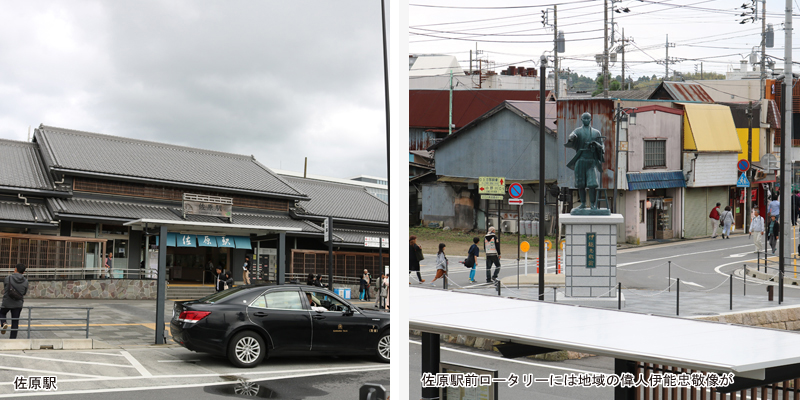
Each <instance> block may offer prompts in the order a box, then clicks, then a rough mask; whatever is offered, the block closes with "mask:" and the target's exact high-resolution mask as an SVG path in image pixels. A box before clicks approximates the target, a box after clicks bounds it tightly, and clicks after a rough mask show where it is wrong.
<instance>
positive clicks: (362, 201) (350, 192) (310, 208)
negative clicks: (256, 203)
mask: <svg viewBox="0 0 800 400" xmlns="http://www.w3.org/2000/svg"><path fill="white" fill-rule="evenodd" d="M284 179H286V180H287V181H288V182H289V183H291V184H292V186H295V187H297V188H298V189H300V190H301V191H302V192H303V193H306V194H307V195H309V196H310V197H311V200H310V201H303V202H300V203H299V205H300V206H301V207H303V209H305V210H306V211H307V212H309V213H311V214H313V215H324V216H331V217H334V218H348V219H357V220H363V221H379V222H386V221H388V220H389V205H388V204H386V203H385V202H383V201H382V200H381V199H379V198H377V197H375V196H373V195H371V194H369V193H367V191H366V190H365V189H364V188H363V187H361V186H357V185H347V184H344V183H335V182H325V181H321V180H316V179H308V178H298V177H293V176H284Z"/></svg>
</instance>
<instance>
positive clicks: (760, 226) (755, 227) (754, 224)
mask: <svg viewBox="0 0 800 400" xmlns="http://www.w3.org/2000/svg"><path fill="white" fill-rule="evenodd" d="M754 233H755V235H753V234H754ZM750 236H751V237H752V238H753V244H754V245H755V246H756V253H761V252H762V251H764V241H763V236H764V217H762V216H761V215H759V211H758V209H757V208H754V209H753V219H752V220H751V221H750Z"/></svg>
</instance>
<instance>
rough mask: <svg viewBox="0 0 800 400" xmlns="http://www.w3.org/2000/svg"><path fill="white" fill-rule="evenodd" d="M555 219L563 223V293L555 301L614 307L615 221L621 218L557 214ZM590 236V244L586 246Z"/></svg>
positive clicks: (615, 276) (620, 216)
mask: <svg viewBox="0 0 800 400" xmlns="http://www.w3.org/2000/svg"><path fill="white" fill-rule="evenodd" d="M559 222H560V223H562V224H564V228H565V231H566V239H567V240H566V247H565V249H564V255H565V258H564V266H565V268H564V272H565V275H566V280H565V286H564V288H565V296H564V298H563V299H561V300H559V301H566V302H571V303H575V302H576V301H577V303H579V304H584V305H597V306H602V307H610V306H612V305H613V307H615V308H616V306H617V290H616V289H617V224H622V223H623V222H624V218H623V217H622V215H621V214H611V215H608V216H593V215H570V214H561V215H559ZM592 239H594V240H593V242H594V245H593V246H590V244H591V243H592ZM570 300H573V301H570ZM605 303H608V304H605Z"/></svg>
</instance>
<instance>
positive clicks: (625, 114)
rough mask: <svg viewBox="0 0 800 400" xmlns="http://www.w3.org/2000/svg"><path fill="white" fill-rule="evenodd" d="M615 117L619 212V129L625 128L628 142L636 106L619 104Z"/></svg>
mask: <svg viewBox="0 0 800 400" xmlns="http://www.w3.org/2000/svg"><path fill="white" fill-rule="evenodd" d="M614 119H615V120H616V121H617V135H616V136H617V137H616V142H617V144H616V146H615V147H614V210H613V213H614V214H616V213H617V196H618V194H619V193H618V189H617V176H619V131H620V128H622V129H625V140H626V144H627V140H628V135H627V132H628V125H629V124H630V125H636V107H633V108H622V104H617V109H616V110H615V112H614ZM627 150H628V149H627V146H625V151H627Z"/></svg>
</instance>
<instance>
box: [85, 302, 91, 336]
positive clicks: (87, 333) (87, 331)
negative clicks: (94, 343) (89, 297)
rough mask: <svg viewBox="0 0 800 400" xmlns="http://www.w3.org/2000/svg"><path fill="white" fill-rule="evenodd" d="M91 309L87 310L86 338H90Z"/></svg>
mask: <svg viewBox="0 0 800 400" xmlns="http://www.w3.org/2000/svg"><path fill="white" fill-rule="evenodd" d="M91 311H92V309H91V308H87V309H86V338H87V339H88V338H89V312H91Z"/></svg>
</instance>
